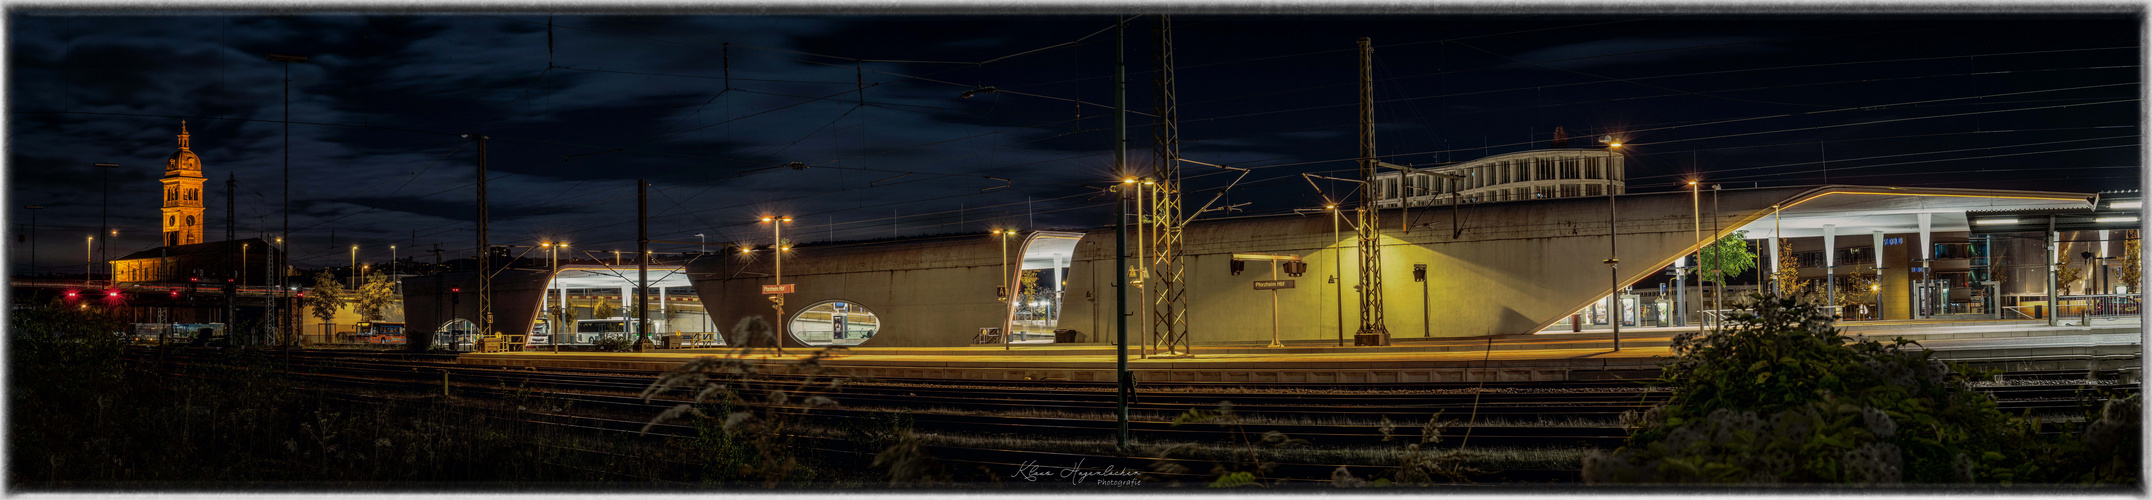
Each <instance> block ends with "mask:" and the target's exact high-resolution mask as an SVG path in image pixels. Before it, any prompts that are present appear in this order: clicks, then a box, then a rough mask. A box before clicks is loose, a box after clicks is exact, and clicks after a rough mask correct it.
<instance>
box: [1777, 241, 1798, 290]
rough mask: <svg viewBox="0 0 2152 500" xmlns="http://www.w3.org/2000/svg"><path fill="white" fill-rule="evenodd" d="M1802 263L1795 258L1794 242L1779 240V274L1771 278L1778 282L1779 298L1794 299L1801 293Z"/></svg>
mask: <svg viewBox="0 0 2152 500" xmlns="http://www.w3.org/2000/svg"><path fill="white" fill-rule="evenodd" d="M1800 266H1801V261H1800V259H1795V258H1793V241H1791V240H1787V239H1784V238H1780V239H1779V240H1778V272H1776V273H1771V278H1772V279H1773V280H1776V281H1778V296H1780V297H1792V296H1795V295H1799V293H1800V291H1801V269H1800Z"/></svg>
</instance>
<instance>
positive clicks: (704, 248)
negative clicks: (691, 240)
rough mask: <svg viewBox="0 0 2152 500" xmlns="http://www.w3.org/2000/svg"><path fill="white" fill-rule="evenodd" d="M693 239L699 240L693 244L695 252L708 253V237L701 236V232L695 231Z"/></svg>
mask: <svg viewBox="0 0 2152 500" xmlns="http://www.w3.org/2000/svg"><path fill="white" fill-rule="evenodd" d="M695 241H698V242H700V243H697V244H696V245H695V251H696V252H697V253H710V239H709V238H706V237H703V235H702V233H695Z"/></svg>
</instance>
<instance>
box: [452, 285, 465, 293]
mask: <svg viewBox="0 0 2152 500" xmlns="http://www.w3.org/2000/svg"><path fill="white" fill-rule="evenodd" d="M448 293H463V287H460V286H459V287H454V288H450V289H448Z"/></svg>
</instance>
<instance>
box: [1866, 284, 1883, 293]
mask: <svg viewBox="0 0 2152 500" xmlns="http://www.w3.org/2000/svg"><path fill="white" fill-rule="evenodd" d="M1882 290H1883V285H1868V291H1871V292H1875V291H1882Z"/></svg>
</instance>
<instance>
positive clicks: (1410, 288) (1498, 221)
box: [414, 186, 2053, 347]
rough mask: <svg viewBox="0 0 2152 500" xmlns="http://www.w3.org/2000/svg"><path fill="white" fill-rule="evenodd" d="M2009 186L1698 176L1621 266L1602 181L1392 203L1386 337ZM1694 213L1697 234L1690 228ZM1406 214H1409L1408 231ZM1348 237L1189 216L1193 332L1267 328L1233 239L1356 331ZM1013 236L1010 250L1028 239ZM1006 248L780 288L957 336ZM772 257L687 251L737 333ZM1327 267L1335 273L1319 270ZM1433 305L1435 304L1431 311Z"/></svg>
mask: <svg viewBox="0 0 2152 500" xmlns="http://www.w3.org/2000/svg"><path fill="white" fill-rule="evenodd" d="M2009 194H2010V192H1999V191H1972V190H1949V189H1890V188H1863V187H1847V186H1832V187H1824V188H1815V187H1790V188H1764V189H1735V190H1726V191H1722V192H1720V193H1719V194H1718V199H1717V206H1718V212H1719V213H1718V214H1717V215H1714V214H1713V213H1712V210H1711V209H1712V200H1711V194H1710V193H1708V192H1707V193H1702V196H1701V197H1700V198H1701V199H1700V201H1701V202H1702V203H1701V209H1702V210H1701V212H1702V213H1701V214H1700V215H1698V214H1694V213H1692V210H1694V209H1695V208H1694V205H1692V198H1691V196H1690V194H1689V193H1681V192H1674V193H1654V194H1640V195H1622V196H1617V197H1615V199H1614V200H1613V202H1612V203H1614V204H1616V205H1618V209H1619V223H1618V229H1619V241H1618V242H1617V244H1618V245H1617V246H1618V250H1619V252H1618V254H1617V256H1618V257H1619V258H1620V260H1621V263H1622V264H1621V266H1620V268H1619V272H1620V273H1619V276H1618V279H1617V278H1612V277H1610V276H1609V272H1608V269H1607V266H1606V265H1605V264H1603V263H1602V261H1603V260H1605V259H1606V258H1607V257H1608V247H1607V244H1608V239H1607V232H1608V229H1609V223H1608V209H1609V200H1608V199H1607V198H1606V197H1592V198H1570V199H1556V200H1537V201H1523V202H1505V203H1486V204H1475V205H1466V206H1462V207H1455V208H1453V207H1441V208H1429V209H1413V210H1411V211H1410V212H1408V213H1407V214H1405V215H1407V216H1409V218H1410V219H1409V220H1405V219H1401V218H1400V213H1399V212H1398V211H1396V210H1385V211H1382V217H1381V218H1380V220H1381V223H1380V224H1381V227H1382V228H1383V235H1384V236H1383V241H1384V248H1383V254H1382V256H1383V258H1382V273H1381V274H1382V275H1383V277H1384V278H1383V283H1382V289H1383V293H1384V296H1385V299H1386V300H1385V305H1386V308H1385V311H1386V313H1385V316H1386V318H1385V319H1386V321H1385V324H1386V326H1387V328H1388V331H1389V332H1390V333H1391V335H1392V337H1393V338H1412V337H1419V336H1422V335H1427V336H1432V337H1458V336H1480V335H1494V334H1518V333H1531V332H1536V331H1539V330H1540V329H1542V328H1544V327H1546V326H1547V325H1550V324H1553V323H1554V322H1556V321H1558V320H1560V319H1562V318H1563V317H1565V316H1566V315H1568V314H1570V313H1572V312H1574V311H1576V310H1578V309H1580V308H1582V307H1584V306H1585V305H1586V304H1589V303H1591V302H1592V301H1594V300H1596V299H1598V298H1600V297H1603V296H1605V295H1606V294H1607V293H1608V290H1609V289H1610V287H1611V285H1612V283H1610V280H1613V281H1619V282H1620V283H1621V284H1622V285H1624V286H1626V285H1627V284H1630V283H1634V282H1636V281H1639V280H1641V279H1643V278H1644V277H1645V276H1646V275H1647V274H1649V273H1655V272H1658V271H1659V270H1660V269H1662V268H1664V267H1665V266H1667V265H1668V264H1671V263H1672V262H1673V261H1674V259H1675V258H1677V257H1679V256H1682V255H1686V254H1687V253H1689V252H1691V251H1693V250H1695V249H1696V248H1697V247H1699V246H1700V242H1701V241H1708V240H1710V239H1711V238H1713V236H1712V234H1711V233H1712V226H1713V224H1712V223H1713V221H1714V220H1716V221H1717V222H1718V224H1717V226H1718V228H1719V232H1720V233H1729V232H1732V231H1733V230H1734V229H1735V228H1739V227H1741V226H1742V225H1744V224H1746V223H1748V222H1752V221H1755V220H1758V219H1761V218H1763V217H1766V216H1768V215H1769V214H1770V213H1771V207H1772V206H1773V205H1789V206H1790V205H1796V204H1800V203H1808V202H1811V201H1812V200H1818V199H1825V198H1826V197H1827V196H1828V198H1829V199H1896V198H1897V197H1907V196H1909V195H1910V196H1975V197H1981V196H1998V197H2002V196H2007V195H2009ZM2037 194H2042V195H2052V194H2053V193H2037ZM1861 197H1869V198H1861ZM1876 197H1880V198H1876ZM1907 199H1911V198H1907ZM1824 204H1829V202H1828V201H1827V202H1825V203H1824ZM1347 215H1348V216H1349V215H1350V214H1349V213H1348V214H1347ZM1453 220H1454V221H1455V222H1454V223H1453V222H1452V221H1453ZM1699 221H1700V222H1701V225H1702V227H1703V233H1704V234H1702V235H1701V238H1700V237H1699V235H1698V234H1697V232H1696V229H1695V228H1696V225H1697V224H1698V222H1699ZM1401 225H1409V226H1410V227H1411V231H1410V232H1404V231H1401V230H1400V226H1401ZM1352 238H1353V233H1352V230H1351V228H1350V227H1345V226H1341V227H1340V228H1339V231H1337V232H1336V233H1333V232H1332V221H1331V219H1330V217H1328V216H1327V215H1321V214H1318V215H1309V216H1270V217H1251V218H1243V219H1230V220H1213V221H1207V222H1197V223H1194V224H1191V225H1190V226H1189V227H1188V229H1187V230H1186V233H1185V234H1184V241H1185V245H1184V248H1185V258H1186V259H1187V261H1186V263H1187V272H1186V274H1185V276H1186V281H1187V287H1188V288H1187V294H1188V295H1187V296H1188V305H1189V308H1190V311H1189V314H1188V327H1189V332H1190V336H1191V337H1192V338H1193V340H1195V341H1196V342H1219V341H1246V342H1262V341H1268V340H1269V338H1270V313H1269V309H1270V304H1269V294H1268V292H1257V291H1255V290H1254V289H1253V286H1252V283H1251V282H1252V281H1254V280H1258V279H1269V269H1268V266H1265V265H1256V264H1253V263H1251V265H1249V266H1248V268H1247V271H1246V272H1244V273H1243V274H1242V275H1240V276H1233V275H1232V274H1231V273H1230V271H1229V266H1228V261H1230V260H1231V254H1233V253H1273V254H1298V255H1301V256H1302V257H1303V258H1305V259H1306V260H1307V262H1308V264H1309V265H1308V273H1307V274H1306V275H1304V276H1301V277H1299V278H1297V279H1298V283H1297V286H1296V288H1293V289H1289V290H1282V291H1280V292H1279V295H1278V298H1279V299H1280V300H1279V301H1280V306H1279V311H1280V316H1281V317H1280V321H1279V322H1280V324H1281V327H1280V329H1281V333H1280V336H1281V337H1282V338H1283V339H1285V340H1334V339H1337V338H1338V337H1339V334H1340V332H1339V331H1338V330H1339V329H1338V325H1339V323H1341V322H1342V323H1343V326H1344V328H1343V332H1342V334H1343V335H1342V336H1343V337H1345V338H1347V339H1348V341H1349V338H1350V337H1351V336H1352V334H1353V333H1354V332H1355V331H1356V330H1357V329H1358V324H1359V299H1358V297H1357V296H1356V295H1355V293H1354V291H1353V285H1355V283H1353V281H1354V280H1356V279H1357V274H1358V265H1359V264H1358V262H1357V261H1358V257H1357V252H1356V250H1355V246H1354V242H1353V240H1352ZM1113 246H1114V230H1113V228H1110V227H1109V228H1100V229H1094V230H1091V231H1087V232H1086V233H1085V236H1084V237H1083V239H1082V240H1081V241H1080V242H1079V243H1078V244H1077V246H1076V255H1075V258H1074V259H1073V260H1072V262H1071V263H1070V266H1071V269H1070V272H1069V274H1068V277H1067V281H1068V289H1067V292H1066V294H1065V295H1064V298H1063V307H1064V309H1063V312H1062V317H1061V323H1060V326H1061V328H1069V329H1075V330H1078V331H1081V332H1083V333H1084V334H1085V335H1084V336H1085V337H1086V338H1089V339H1099V340H1105V339H1109V338H1111V332H1112V327H1113V304H1114V303H1113V300H1114V295H1113V290H1114V288H1113V286H1112V285H1113V283H1114V274H1113V273H1114V272H1115V270H1114V269H1113V265H1114V264H1113ZM1131 246H1132V247H1133V245H1131ZM1011 247H1012V248H1010V253H1011V254H1012V255H1011V258H1012V259H1014V258H1016V255H1017V254H1018V253H1019V252H1020V250H1019V249H1018V248H1015V247H1017V245H1011ZM1000 249H1001V246H1000V243H999V242H998V241H997V240H996V237H995V236H993V235H988V234H979V235H968V236H956V237H935V238H930V239H920V240H904V241H893V242H882V243H860V244H840V245H832V246H824V247H817V246H801V247H796V252H797V255H790V256H788V257H787V258H786V261H785V282H786V283H793V284H796V285H797V288H798V293H795V294H793V295H791V296H790V297H789V298H788V299H787V303H788V304H789V306H788V310H787V311H786V312H787V313H788V314H789V313H793V312H796V311H797V308H799V307H804V306H806V305H809V304H813V303H815V302H819V301H822V300H833V299H841V300H847V301H851V302H855V303H858V304H861V305H863V306H866V307H867V308H868V309H869V310H871V311H873V312H874V313H875V315H876V317H877V318H878V319H879V320H880V321H881V322H882V325H883V326H882V330H880V331H879V332H877V333H876V334H875V336H874V338H873V339H871V340H869V341H867V342H866V343H864V344H862V346H863V347H909V346H959V345H965V344H967V343H969V342H970V340H971V338H972V337H973V336H974V335H976V334H978V331H979V329H980V328H985V327H995V326H1000V325H1002V324H1003V320H1004V319H1005V318H1006V317H1007V306H1006V305H1005V304H1004V303H1002V302H1000V301H998V300H997V299H996V297H995V296H994V286H995V284H996V283H997V282H1001V281H1005V280H1006V279H1008V277H1006V276H997V275H998V274H999V272H1000V271H999V270H1000V265H1001V257H1000V256H999V254H998V252H1000ZM1131 260H1132V261H1133V260H1134V259H1131ZM1413 264H1426V265H1427V267H1428V280H1427V282H1425V283H1424V284H1423V283H1420V282H1415V281H1413V280H1412V266H1413ZM770 267H771V266H770V262H769V261H768V259H767V258H766V256H763V258H761V259H758V260H755V261H747V260H742V259H738V258H728V259H718V260H707V261H703V262H698V263H692V264H689V266H688V271H689V275H690V279H691V280H692V281H693V282H694V285H695V289H696V292H697V293H699V294H700V295H701V296H702V299H703V301H704V303H705V304H706V305H707V306H708V307H709V310H710V311H711V314H712V315H713V320H714V321H715V322H716V323H717V325H718V327H719V328H720V329H721V330H724V331H725V332H726V333H727V334H728V335H729V334H730V333H731V330H732V327H733V325H734V324H736V322H738V321H739V320H740V319H741V318H744V317H748V316H761V317H763V318H764V319H767V320H772V321H773V322H774V320H776V318H775V315H774V313H775V311H774V310H773V309H772V308H771V307H770V302H769V301H768V300H766V299H765V297H764V296H763V295H762V294H761V293H760V290H759V286H758V285H761V284H766V283H770V282H771V281H770V278H768V277H767V276H761V275H758V274H755V273H768V272H770V271H771V269H770ZM1013 267H1014V266H1012V268H1013ZM1333 275H1335V276H1340V277H1341V280H1342V282H1341V283H1338V284H1330V283H1326V282H1325V277H1327V276H1333ZM1281 278H1282V276H1281ZM1423 286H1424V288H1423ZM1423 290H1424V294H1425V295H1424V298H1423V295H1422V294H1423ZM1139 292H1140V289H1134V288H1132V289H1131V290H1130V293H1129V305H1130V311H1131V317H1130V318H1129V325H1130V336H1131V339H1132V341H1133V343H1138V344H1141V343H1146V342H1147V333H1145V332H1147V331H1149V329H1148V324H1149V323H1150V322H1151V319H1152V317H1153V315H1152V314H1151V313H1150V312H1148V311H1149V310H1148V309H1147V307H1146V306H1148V305H1149V303H1150V302H1151V301H1150V300H1146V297H1145V296H1144V295H1139ZM1150 298H1155V297H1150ZM1341 299H1342V300H1341ZM531 302H533V303H535V300H533V301H531ZM1341 306H1342V307H1341ZM1423 314H1424V315H1425V317H1427V318H1429V319H1428V320H1425V321H1423V320H1422V319H1421V318H1422V317H1423ZM414 321H415V320H414ZM728 338H729V337H728ZM787 340H788V341H789V340H790V339H789V338H788V339H787Z"/></svg>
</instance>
